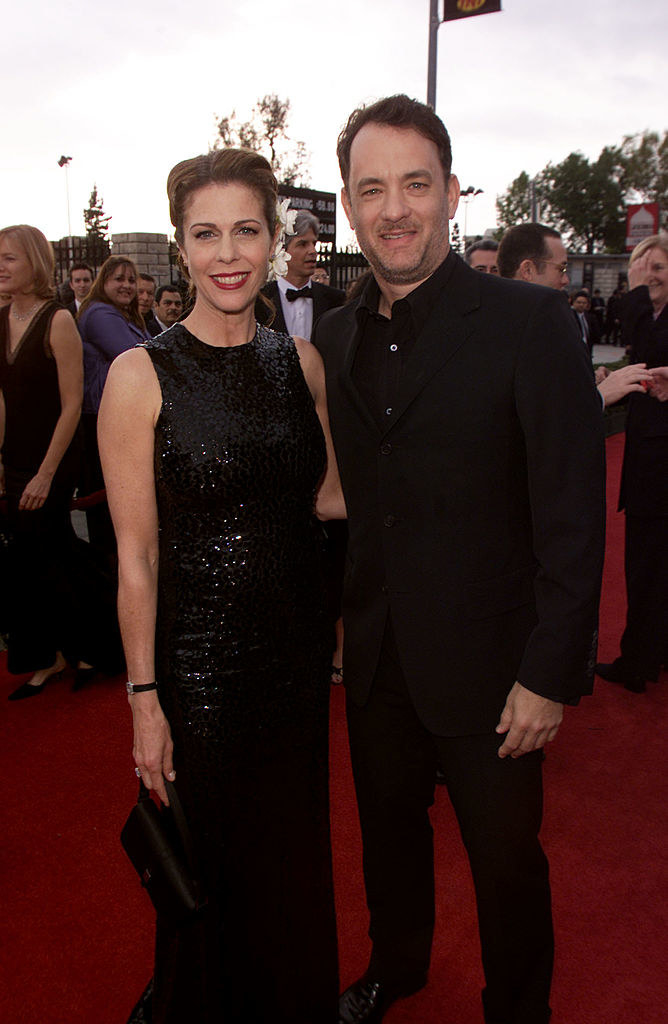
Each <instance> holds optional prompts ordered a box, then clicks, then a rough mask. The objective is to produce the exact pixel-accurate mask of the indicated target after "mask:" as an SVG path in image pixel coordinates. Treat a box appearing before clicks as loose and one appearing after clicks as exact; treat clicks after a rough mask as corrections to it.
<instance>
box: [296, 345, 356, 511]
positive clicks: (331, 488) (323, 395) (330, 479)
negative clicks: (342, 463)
mask: <svg viewBox="0 0 668 1024" xmlns="http://www.w3.org/2000/svg"><path fill="white" fill-rule="evenodd" d="M294 342H295V346H296V348H297V353H298V355H299V359H300V362H301V366H302V372H303V374H304V378H305V380H306V383H307V384H308V388H309V391H310V392H311V394H312V396H313V401H314V402H315V411H316V412H317V414H318V418H319V420H320V425H321V426H322V430H323V433H324V435H325V444H326V445H327V469H326V470H325V474H324V476H323V478H322V480H321V481H320V486H319V488H318V494H317V496H316V502H315V514H316V515H317V517H318V519H345V518H346V503H345V501H344V498H343V490H342V488H341V480H340V478H339V467H338V466H337V464H336V455H335V453H334V443H333V441H332V432H331V430H330V428H329V415H328V413H327V391H326V388H325V368H324V366H323V362H322V358H321V356H320V353H319V352H318V350H317V349H316V348H315V347H314V346H313V345H311V343H310V342H308V341H306V339H305V338H295V339H294Z"/></svg>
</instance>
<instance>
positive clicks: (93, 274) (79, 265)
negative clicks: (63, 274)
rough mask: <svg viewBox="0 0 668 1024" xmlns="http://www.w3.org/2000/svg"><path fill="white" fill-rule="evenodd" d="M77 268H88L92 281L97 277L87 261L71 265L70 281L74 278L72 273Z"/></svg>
mask: <svg viewBox="0 0 668 1024" xmlns="http://www.w3.org/2000/svg"><path fill="white" fill-rule="evenodd" d="M75 270H87V271H88V273H89V274H90V279H91V281H92V280H93V279H94V278H95V271H94V270H93V268H92V267H89V266H88V264H87V263H73V264H72V266H71V267H70V276H69V279H70V281H71V280H72V274H73V273H74V271H75Z"/></svg>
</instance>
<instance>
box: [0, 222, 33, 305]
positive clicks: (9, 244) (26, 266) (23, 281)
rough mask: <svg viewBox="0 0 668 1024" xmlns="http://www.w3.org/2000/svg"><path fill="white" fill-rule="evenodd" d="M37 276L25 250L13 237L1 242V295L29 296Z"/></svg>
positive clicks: (8, 236)
mask: <svg viewBox="0 0 668 1024" xmlns="http://www.w3.org/2000/svg"><path fill="white" fill-rule="evenodd" d="M34 283H35V276H34V274H33V269H32V267H31V265H30V262H29V260H28V257H27V256H26V253H25V249H24V248H23V246H22V245H21V244H20V242H19V241H18V239H16V238H14V237H12V235H3V237H2V239H1V240H0V293H2V294H3V295H11V296H12V297H14V296H15V295H29V294H30V293H31V292H32V290H33V288H34Z"/></svg>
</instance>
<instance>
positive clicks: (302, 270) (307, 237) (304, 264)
mask: <svg viewBox="0 0 668 1024" xmlns="http://www.w3.org/2000/svg"><path fill="white" fill-rule="evenodd" d="M317 241H318V236H317V235H316V233H315V231H314V230H313V228H309V229H308V231H306V232H305V233H304V234H303V235H298V236H297V238H291V239H290V240H289V241H288V244H287V245H286V249H287V251H288V252H289V253H290V260H289V262H288V272H287V274H286V275H285V276H286V278H287V280H288V281H289V282H290V284H294V285H296V286H297V287H298V288H301V287H302V286H303V285H305V284H306V283H307V281H308V280H309V278H310V277H311V274H312V273H313V271H314V270H315V264H316V260H317V258H318V253H317V251H316V247H315V243H316V242H317Z"/></svg>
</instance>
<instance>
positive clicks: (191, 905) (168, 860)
mask: <svg viewBox="0 0 668 1024" xmlns="http://www.w3.org/2000/svg"><path fill="white" fill-rule="evenodd" d="M165 789H166V790H167V796H168V798H169V807H160V808H158V807H157V805H156V803H155V801H154V800H153V799H152V798H151V795H150V793H149V791H148V789H147V788H146V786H145V785H144V783H143V782H142V781H140V783H139V797H138V799H137V803H136V804H135V806H134V807H133V808H132V810H131V811H130V815H129V817H128V820H127V821H126V823H125V825H124V826H123V829H122V831H121V844H122V846H123V849H124V850H125V852H126V853H127V855H128V857H129V858H130V860H131V861H132V864H133V866H134V867H135V869H136V871H137V874H138V875H139V878H140V881H141V884H142V885H143V886H144V888H145V889H146V891H147V893H148V894H149V896H150V897H151V901H152V903H153V906H154V907H155V909H156V910H157V912H158V914H161V915H164V916H166V917H169V918H171V919H172V920H173V921H175V922H176V923H177V924H187V923H188V922H189V921H190V920H192V919H193V918H194V917H195V916H196V915H197V914H198V913H199V912H200V910H201V909H202V907H204V906H205V905H206V898H205V897H204V894H203V891H202V886H201V883H200V880H199V876H198V871H197V860H196V857H195V852H194V847H193V843H192V839H191V836H190V831H189V829H188V823H187V822H186V819H185V816H184V814H183V808H182V807H181V801H180V800H179V798H178V794H177V792H176V788H175V786H174V784H173V783H171V782H169V781H167V780H165Z"/></svg>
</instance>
